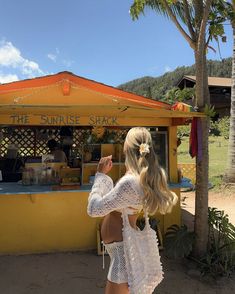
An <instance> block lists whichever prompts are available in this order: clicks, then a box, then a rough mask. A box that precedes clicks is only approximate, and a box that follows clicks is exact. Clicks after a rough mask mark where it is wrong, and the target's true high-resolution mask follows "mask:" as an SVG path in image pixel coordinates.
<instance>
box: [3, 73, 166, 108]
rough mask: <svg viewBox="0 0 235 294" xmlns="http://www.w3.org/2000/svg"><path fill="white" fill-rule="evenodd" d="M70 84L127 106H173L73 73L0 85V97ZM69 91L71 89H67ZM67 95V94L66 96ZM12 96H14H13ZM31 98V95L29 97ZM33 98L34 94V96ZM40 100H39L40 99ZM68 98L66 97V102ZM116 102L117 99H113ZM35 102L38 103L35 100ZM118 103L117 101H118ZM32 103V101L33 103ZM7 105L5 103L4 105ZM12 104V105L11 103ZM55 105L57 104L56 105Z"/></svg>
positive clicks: (20, 102) (19, 102) (18, 102)
mask: <svg viewBox="0 0 235 294" xmlns="http://www.w3.org/2000/svg"><path fill="white" fill-rule="evenodd" d="M63 81H65V82H69V83H70V84H71V85H75V86H76V85H77V86H79V87H80V88H83V89H87V90H91V91H94V92H96V93H97V94H98V93H100V94H104V95H107V96H112V97H113V98H117V99H118V100H120V102H122V104H123V102H124V103H125V104H130V105H133V104H135V105H140V106H144V107H151V108H155V109H165V110H170V109H171V105H170V104H167V103H164V102H159V101H155V100H152V99H149V98H146V97H143V96H140V95H136V94H132V93H129V92H125V91H123V90H120V89H117V88H115V87H111V86H108V85H105V84H102V83H98V82H96V81H93V80H89V79H86V78H83V77H80V76H77V75H75V74H73V73H71V72H67V71H64V72H60V73H57V74H54V75H48V76H42V77H37V78H33V79H27V80H21V81H16V82H11V83H6V84H1V85H0V97H1V96H2V97H3V96H4V94H6V95H7V94H10V93H11V94H13V93H15V95H14V96H15V97H16V96H21V95H20V92H22V91H23V92H24V91H25V90H29V89H31V90H32V89H36V88H43V87H45V88H46V87H47V88H48V86H52V85H56V84H58V83H63ZM67 91H69V89H67ZM64 95H66V94H64ZM11 96H12V95H11ZM28 96H29V95H28ZM32 96H33V94H32ZM38 99H39V98H38ZM66 99H67V98H66V97H65V98H64V100H66ZM113 100H115V99H113ZM7 101H8V104H9V102H12V104H15V101H9V99H7ZM2 102H3V100H2V99H1V102H0V104H2ZM33 102H36V101H35V99H34V101H33ZM116 102H117V101H116ZM31 103H32V101H31ZM39 103H40V101H37V103H36V104H37V105H38V104H39ZM3 104H5V103H3ZM10 104H11V103H10ZM20 104H23V101H17V105H20ZM54 105H55V104H54Z"/></svg>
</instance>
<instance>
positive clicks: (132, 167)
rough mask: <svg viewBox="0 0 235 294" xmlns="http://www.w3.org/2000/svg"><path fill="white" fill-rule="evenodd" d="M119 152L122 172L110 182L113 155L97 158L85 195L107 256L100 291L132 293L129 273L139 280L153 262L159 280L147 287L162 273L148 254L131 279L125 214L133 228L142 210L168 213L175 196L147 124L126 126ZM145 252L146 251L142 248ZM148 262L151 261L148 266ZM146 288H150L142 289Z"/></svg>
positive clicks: (146, 293)
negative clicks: (97, 221)
mask: <svg viewBox="0 0 235 294" xmlns="http://www.w3.org/2000/svg"><path fill="white" fill-rule="evenodd" d="M123 152H124V154H125V166H126V174H125V175H124V176H123V177H122V178H121V179H120V180H119V181H118V182H117V184H116V185H115V186H113V181H112V179H111V178H110V177H109V176H107V173H108V172H109V171H110V170H111V169H112V156H108V157H103V158H101V159H100V161H99V164H98V167H97V173H96V176H95V180H94V184H93V186H92V190H91V193H90V195H89V198H88V207H87V213H88V215H90V216H92V217H104V219H103V222H102V226H101V237H102V240H103V242H104V245H105V248H106V250H107V252H108V254H109V256H110V259H111V262H110V266H109V272H108V277H107V284H106V289H105V294H128V293H130V292H131V293H132V292H133V290H132V289H131V285H130V281H133V280H132V279H133V276H134V279H135V280H137V281H141V277H140V275H142V273H144V268H145V266H147V267H149V266H153V267H155V268H156V267H157V271H158V276H159V277H156V279H158V280H156V282H154V283H155V284H151V285H149V284H148V285H145V286H146V287H147V288H148V289H150V288H151V287H152V289H153V288H155V287H156V285H158V283H159V282H160V281H161V280H162V276H163V272H162V268H161V263H160V260H159V255H158V260H157V262H156V260H154V259H152V258H150V261H148V265H143V264H141V261H139V270H138V271H137V272H134V273H133V270H132V275H133V276H132V278H131V280H130V273H129V271H128V267H127V265H129V264H130V261H129V259H128V255H127V254H126V252H127V251H128V250H127V248H126V246H128V245H127V244H128V243H127V242H126V241H125V239H124V235H123V230H124V226H125V225H126V222H125V217H124V215H125V214H127V215H128V218H129V223H130V225H131V227H132V228H133V229H135V230H136V232H137V231H138V228H137V225H136V221H137V218H138V215H139V212H140V211H141V210H142V209H144V211H147V212H148V213H150V214H154V213H155V212H156V211H158V212H159V213H161V214H165V213H168V212H171V209H172V207H173V206H174V205H175V204H176V202H177V200H178V197H177V195H176V194H175V193H173V192H171V191H170V190H169V188H168V185H167V177H166V174H165V171H164V170H163V169H162V168H161V167H160V165H159V163H158V159H157V156H156V154H155V152H154V148H153V143H152V138H151V134H150V132H149V131H148V130H147V129H146V128H143V127H135V128H132V129H130V130H129V131H128V133H127V136H126V139H125V142H124V148H123ZM146 238H147V237H146ZM132 249H133V248H132ZM132 249H131V250H132ZM132 251H133V250H132ZM134 251H135V250H134ZM138 252H139V251H138ZM138 252H135V253H136V255H135V257H136V258H135V261H134V262H135V264H136V263H138V260H140V259H141V258H139V256H138V254H139V253H138ZM146 254H151V253H150V252H146ZM142 261H143V258H142ZM151 262H152V263H154V264H152V265H151V264H150V263H151ZM143 278H144V277H143ZM133 293H135V292H133ZM138 293H140V292H138ZM149 293H152V290H148V291H145V292H143V293H141V294H149Z"/></svg>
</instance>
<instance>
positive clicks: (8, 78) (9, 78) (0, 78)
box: [0, 74, 19, 84]
mask: <svg viewBox="0 0 235 294" xmlns="http://www.w3.org/2000/svg"><path fill="white" fill-rule="evenodd" d="M18 80H19V78H18V76H17V75H14V74H8V75H3V74H0V83H1V84H4V83H10V82H15V81H18Z"/></svg>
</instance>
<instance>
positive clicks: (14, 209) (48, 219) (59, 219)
mask: <svg viewBox="0 0 235 294" xmlns="http://www.w3.org/2000/svg"><path fill="white" fill-rule="evenodd" d="M87 197H88V193H87V192H50V193H45V194H31V195H30V194H29V195H27V194H18V195H0V217H1V222H0V253H1V254H5V253H32V252H52V251H64V250H77V249H89V248H94V247H95V244H96V224H97V222H98V221H99V219H94V218H90V217H89V216H88V215H87V213H86V207H87Z"/></svg>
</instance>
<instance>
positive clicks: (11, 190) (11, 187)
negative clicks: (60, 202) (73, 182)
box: [0, 182, 91, 195]
mask: <svg viewBox="0 0 235 294" xmlns="http://www.w3.org/2000/svg"><path fill="white" fill-rule="evenodd" d="M90 190H91V185H84V186H80V187H78V186H75V187H74V188H71V186H70V188H66V186H63V187H61V189H60V188H59V186H55V185H31V186H24V185H22V184H21V183H14V182H11V183H0V195H1V194H4V195H5V194H41V193H50V192H53V193H55V192H58V193H60V192H79V191H81V192H84V191H90Z"/></svg>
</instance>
